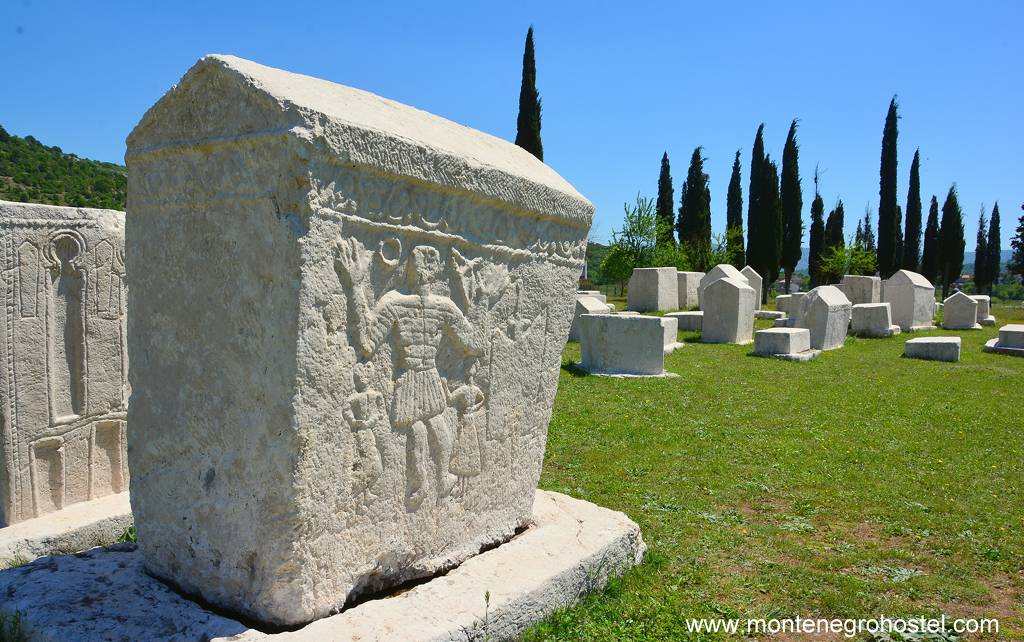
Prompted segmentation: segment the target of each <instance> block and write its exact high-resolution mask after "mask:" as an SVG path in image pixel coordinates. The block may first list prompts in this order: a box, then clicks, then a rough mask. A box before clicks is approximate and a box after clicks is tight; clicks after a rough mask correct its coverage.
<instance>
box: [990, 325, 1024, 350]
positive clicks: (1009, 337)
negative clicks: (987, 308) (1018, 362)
mask: <svg viewBox="0 0 1024 642" xmlns="http://www.w3.org/2000/svg"><path fill="white" fill-rule="evenodd" d="M984 350H985V352H998V353H1000V354H1008V355H1013V356H1016V357H1024V324H1020V323H1012V324H1010V325H1004V326H1003V327H1001V328H999V337H998V338H996V339H989V340H988V341H986V342H985V348H984Z"/></svg>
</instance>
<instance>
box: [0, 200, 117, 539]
mask: <svg viewBox="0 0 1024 642" xmlns="http://www.w3.org/2000/svg"><path fill="white" fill-rule="evenodd" d="M0 262H2V264H3V273H4V287H3V294H2V297H3V307H4V314H3V320H2V321H0V326H2V331H0V335H2V341H3V346H2V350H0V354H2V355H3V357H2V358H3V363H4V368H3V370H2V374H0V377H2V381H0V417H2V420H3V421H2V423H3V426H2V430H0V446H2V448H0V454H2V457H3V460H2V462H0V526H6V525H8V524H15V523H17V522H21V521H23V520H27V519H32V518H36V517H40V516H43V515H47V514H49V513H52V512H54V511H59V510H60V509H62V508H64V507H66V506H70V505H72V504H75V503H78V502H85V501H89V500H92V499H96V498H99V497H103V496H106V495H111V494H115V493H121V492H125V491H126V490H127V489H128V467H127V465H126V455H125V407H126V403H127V399H128V383H127V382H128V380H127V374H128V353H127V350H126V349H125V332H124V330H125V328H124V325H125V291H126V288H125V264H124V212H116V211H113V210H95V209H82V208H74V207H57V206H53V205H30V204H25V203H8V202H6V201H0Z"/></svg>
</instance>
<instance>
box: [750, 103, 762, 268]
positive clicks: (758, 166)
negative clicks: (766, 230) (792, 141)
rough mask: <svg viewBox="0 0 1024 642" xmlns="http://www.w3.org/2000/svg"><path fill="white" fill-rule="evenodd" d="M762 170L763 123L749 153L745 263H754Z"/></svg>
mask: <svg viewBox="0 0 1024 642" xmlns="http://www.w3.org/2000/svg"><path fill="white" fill-rule="evenodd" d="M763 171H764V123H761V124H760V125H759V126H758V128H757V134H756V135H755V136H754V148H753V150H752V151H751V153H750V189H749V190H747V197H748V199H749V200H748V201H747V265H751V266H752V265H754V255H755V254H756V253H757V251H758V250H757V248H756V247H755V244H756V243H757V242H758V236H759V235H760V234H761V221H760V217H761V214H762V208H761V196H760V194H761V185H762V182H763V180H762V178H761V174H762V173H763ZM755 269H756V268H755Z"/></svg>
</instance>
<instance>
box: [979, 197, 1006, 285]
mask: <svg viewBox="0 0 1024 642" xmlns="http://www.w3.org/2000/svg"><path fill="white" fill-rule="evenodd" d="M999 226H1000V221H999V202H998V201H996V204H995V205H993V206H992V218H991V219H990V220H989V222H988V242H987V246H988V256H986V257H985V273H986V274H987V275H988V277H989V280H988V284H989V286H988V291H989V293H990V294H991V293H992V286H993V285H994V284H995V283H998V282H999V270H1000V267H1001V266H1000V261H1001V258H1002V257H1000V255H999V254H1000V246H1001V245H1002V244H1003V242H1002V238H1001V234H1000V232H999ZM974 260H975V262H977V261H978V259H977V258H975V259H974Z"/></svg>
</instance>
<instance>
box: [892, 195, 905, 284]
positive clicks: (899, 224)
mask: <svg viewBox="0 0 1024 642" xmlns="http://www.w3.org/2000/svg"><path fill="white" fill-rule="evenodd" d="M894 256H895V257H896V258H895V264H894V266H893V272H895V271H896V270H898V269H900V266H901V265H902V264H903V208H902V207H900V206H899V205H897V206H896V251H895V254H894Z"/></svg>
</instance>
